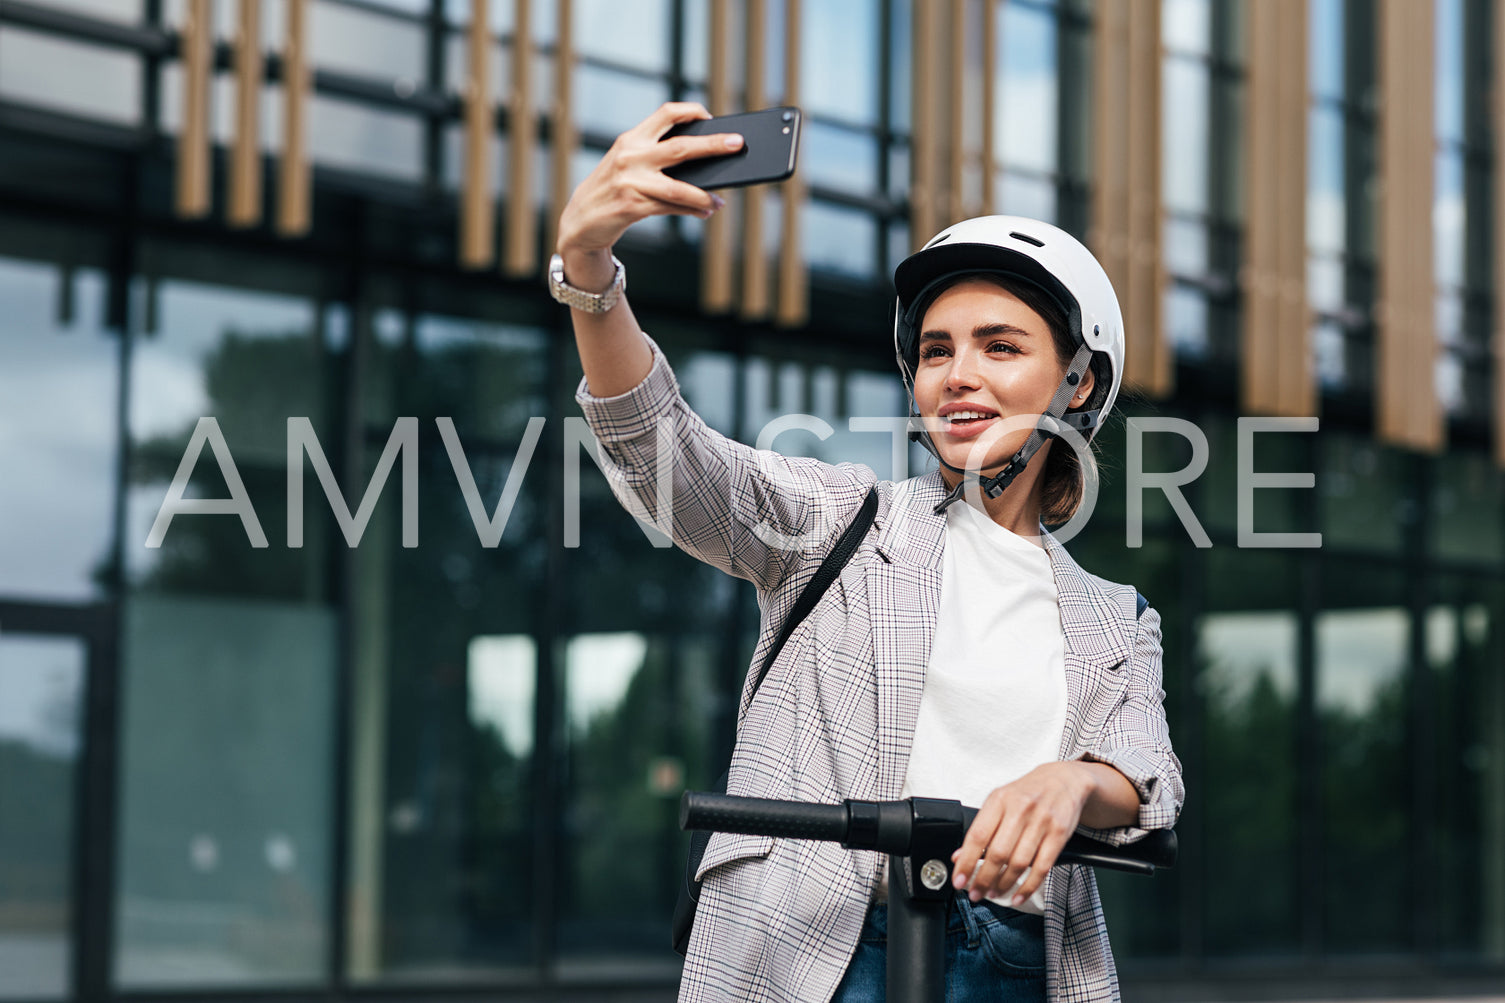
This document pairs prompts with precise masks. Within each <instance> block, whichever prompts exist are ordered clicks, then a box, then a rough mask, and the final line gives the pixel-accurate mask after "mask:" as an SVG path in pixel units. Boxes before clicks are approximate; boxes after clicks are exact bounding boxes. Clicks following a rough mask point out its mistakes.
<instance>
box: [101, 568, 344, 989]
mask: <svg viewBox="0 0 1505 1003" xmlns="http://www.w3.org/2000/svg"><path fill="white" fill-rule="evenodd" d="M336 637H337V630H336V621H335V615H334V612H333V611H332V610H329V609H324V608H320V607H316V606H310V605H304V604H296V603H280V602H264V603H257V604H254V605H251V604H243V603H238V602H226V601H223V600H216V599H206V598H199V597H188V596H174V597H169V596H165V595H159V596H148V595H137V596H135V597H133V598H132V599H130V600H129V601H128V602H127V604H126V612H125V624H124V634H123V638H122V645H121V649H122V653H121V676H122V680H123V683H122V688H123V704H124V708H125V710H124V716H123V720H122V739H121V778H120V815H119V818H120V823H119V836H118V838H119V855H118V861H119V864H118V867H119V871H118V874H117V886H116V908H115V943H116V950H115V967H114V972H113V978H114V984H115V986H116V987H117V988H120V989H160V988H168V987H183V988H188V987H192V988H209V987H230V986H259V985H275V984H299V985H310V984H317V983H318V982H320V981H321V979H322V976H323V973H324V970H325V963H326V959H327V952H328V920H329V879H330V852H331V846H330V836H331V833H332V831H333V830H332V821H333V820H332V818H331V811H332V808H333V805H334V804H335V798H334V790H333V785H332V780H333V765H332V759H331V751H332V749H331V736H332V735H333V727H334V720H335V716H334V666H335V655H336V652H335V648H336ZM185 708H192V713H185V712H184V711H185Z"/></svg>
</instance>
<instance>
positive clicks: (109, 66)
mask: <svg viewBox="0 0 1505 1003" xmlns="http://www.w3.org/2000/svg"><path fill="white" fill-rule="evenodd" d="M0 97H4V98H6V99H7V100H12V101H19V102H23V103H25V104H39V105H45V106H47V107H49V108H56V109H59V110H61V111H66V112H72V113H74V114H77V115H85V116H88V117H90V118H104V119H109V120H111V121H115V122H128V123H129V122H135V121H137V120H138V119H139V118H140V116H141V61H140V59H139V58H138V57H137V56H136V55H135V54H133V53H125V52H120V51H118V50H115V49H105V48H101V47H100V46H97V45H84V44H80V43H78V42H71V41H65V40H63V39H60V38H54V37H52V36H51V35H41V34H37V33H35V32H30V31H25V30H22V29H19V28H10V27H3V28H0Z"/></svg>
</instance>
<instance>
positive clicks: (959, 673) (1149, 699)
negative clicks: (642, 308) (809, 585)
mask: <svg viewBox="0 0 1505 1003" xmlns="http://www.w3.org/2000/svg"><path fill="white" fill-rule="evenodd" d="M705 117H708V115H707V112H706V111H705V109H704V108H702V107H700V106H699V105H693V104H669V105H665V106H663V107H662V108H660V109H659V110H658V111H656V112H655V113H654V114H653V115H651V116H650V117H649V118H648V119H646V120H645V121H644V122H642V123H641V124H639V125H638V126H636V127H635V128H633V129H631V130H629V131H628V132H626V133H624V134H622V136H620V137H619V138H618V139H617V141H616V143H615V144H614V145H613V146H612V148H611V150H610V151H608V153H607V154H606V156H605V158H604V159H603V160H602V161H601V163H600V164H599V165H598V166H597V167H596V169H595V170H594V171H593V172H592V173H591V174H590V176H589V177H588V178H587V179H586V180H585V181H584V182H583V183H582V184H581V185H580V187H579V188H578V189H576V191H575V193H574V196H573V198H572V199H571V200H570V203H569V205H568V206H567V207H566V208H565V211H564V214H563V216H562V218H561V220H560V227H559V245H558V251H559V253H558V255H557V256H556V257H555V259H554V261H553V263H552V265H551V282H550V284H551V288H552V289H553V292H554V295H555V297H556V298H557V299H560V301H561V302H566V303H569V304H570V306H571V307H572V319H573V322H574V328H575V334H576V342H577V345H578V348H579V352H580V358H581V362H582V364H583V367H584V371H585V380H584V382H583V383H582V385H581V388H580V392H579V394H578V399H579V401H580V403H581V406H582V408H583V409H584V412H585V415H586V418H587V419H588V421H589V422H590V423H591V426H592V428H593V430H594V431H595V434H596V436H597V437H598V438H599V439H600V440H601V444H602V448H603V453H604V455H605V457H606V458H607V460H608V461H609V462H608V476H609V478H610V479H611V482H612V485H613V489H614V490H615V491H616V492H617V494H618V496H619V498H621V499H622V500H623V502H624V503H625V504H627V505H628V506H629V507H631V508H632V509H634V510H635V511H638V512H644V511H646V512H647V513H654V512H657V511H659V492H660V491H661V490H662V489H663V487H664V486H666V485H671V490H672V499H671V505H672V513H673V537H674V541H675V543H676V544H677V545H678V546H680V547H682V548H684V549H685V550H686V551H688V552H689V553H691V554H693V555H694V556H696V557H698V558H700V559H701V560H704V561H707V562H709V563H711V564H713V565H715V566H716V567H719V568H721V569H723V570H725V571H727V572H728V573H730V574H734V575H737V576H739V577H742V578H746V579H748V580H750V581H752V582H753V583H754V584H755V585H756V586H757V588H758V590H759V599H760V604H761V607H762V610H763V622H762V631H761V635H760V639H759V650H758V653H757V654H756V655H755V656H754V658H755V663H756V661H757V659H758V658H760V657H761V655H762V652H763V650H765V649H766V648H767V646H768V645H769V643H770V642H771V641H772V639H773V637H774V634H775V633H776V632H777V630H778V627H779V625H780V624H781V623H782V622H783V621H784V618H785V616H786V615H787V614H788V611H789V609H790V608H791V606H792V605H793V603H794V601H795V597H796V596H797V595H798V594H799V591H800V589H801V588H802V587H803V586H804V584H805V583H806V582H807V581H808V580H809V578H810V577H811V575H813V573H814V571H815V568H816V567H817V566H818V565H819V564H820V562H821V560H822V558H823V557H824V556H825V553H826V551H827V549H828V548H829V547H830V546H831V544H832V542H834V540H835V538H836V536H837V535H838V534H839V533H840V531H841V529H842V528H843V527H844V526H845V525H846V524H847V523H848V522H849V521H850V520H851V519H852V517H853V515H854V513H855V512H856V510H857V508H858V507H859V505H860V504H861V502H862V500H863V498H864V497H865V495H866V494H867V492H868V491H869V489H870V488H872V487H874V486H875V485H876V488H877V491H878V495H879V507H878V515H877V518H876V520H875V522H874V525H873V527H872V529H871V530H870V531H869V533H868V535H867V537H866V538H865V540H864V541H863V543H862V545H861V547H860V548H859V550H858V551H857V553H856V554H855V555H854V556H853V558H852V560H851V561H850V563H848V565H847V566H846V568H845V569H844V570H843V572H842V574H841V576H840V579H839V580H838V581H837V582H836V583H834V584H833V585H832V587H831V588H830V589H829V590H828V591H827V592H826V593H825V595H824V597H823V598H822V600H821V602H820V603H819V605H817V607H816V608H815V610H814V612H812V613H811V615H810V616H809V617H808V619H806V620H805V622H804V624H803V625H802V626H801V627H800V629H799V630H798V631H796V633H795V635H794V636H793V637H792V638H791V640H790V641H789V643H788V644H787V645H786V646H785V648H784V650H783V651H782V653H781V654H780V656H779V658H778V660H777V662H776V663H775V664H774V665H773V666H772V667H771V669H770V671H769V673H768V675H767V678H766V679H765V680H764V683H763V686H762V688H761V689H759V690H758V692H757V697H756V699H755V700H749V694H748V693H747V692H745V691H744V693H743V697H742V702H741V706H740V708H739V715H738V739H737V745H736V749H735V751H734V753H733V756H732V764H731V772H730V776H729V780H728V787H727V790H728V793H731V794H739V795H747V796H755V797H768V798H781V799H789V800H797V801H819V802H830V801H839V800H841V799H843V798H848V797H850V798H859V799H871V800H888V799H893V798H897V797H901V796H909V795H920V796H930V797H943V798H956V799H959V800H961V801H963V802H964V803H968V804H974V805H979V806H980V807H981V809H982V810H981V811H980V812H979V814H978V816H977V819H976V821H975V823H974V824H973V825H972V827H971V829H970V830H969V831H968V833H967V837H966V841H965V843H964V844H963V846H962V847H961V849H960V850H959V851H958V852H957V854H956V858H955V873H956V883H957V894H958V908H957V909H955V910H953V911H952V912H953V916H954V920H953V923H952V930H951V932H950V933H949V934H948V959H947V961H948V970H949V973H950V974H949V978H948V990H947V992H948V999H954V1000H1016V999H1020V1000H1024V999H1033V1000H1043V999H1046V998H1050V999H1053V1000H1072V1001H1077V1000H1112V999H1117V997H1118V987H1117V980H1116V976H1115V973H1114V967H1113V956H1112V953H1111V951H1110V950H1109V946H1108V941H1107V934H1106V929H1105V927H1104V924H1103V917H1102V909H1101V906H1100V905H1099V902H1098V897H1097V890H1096V885H1095V884H1094V881H1093V875H1092V872H1091V870H1090V869H1088V868H1083V867H1076V866H1063V867H1060V868H1056V869H1054V870H1052V865H1053V863H1054V861H1055V859H1056V857H1057V855H1058V854H1059V852H1060V850H1061V848H1062V846H1063V845H1064V843H1065V841H1066V839H1067V838H1068V837H1069V836H1070V835H1071V834H1072V832H1073V831H1075V830H1076V829H1077V828H1078V827H1086V828H1088V829H1090V830H1093V835H1095V836H1097V837H1098V838H1103V839H1108V840H1109V841H1113V842H1118V843H1123V842H1129V841H1132V840H1133V839H1135V838H1138V837H1140V836H1142V835H1143V834H1144V830H1147V829H1151V828H1159V827H1169V826H1171V825H1173V824H1174V823H1175V820H1176V817H1177V815H1178V813H1179V811H1180V806H1181V802H1182V798H1183V796H1184V794H1183V787H1182V781H1181V772H1180V764H1179V762H1178V761H1177V760H1176V757H1175V754H1174V753H1173V752H1172V750H1171V745H1170V739H1169V734H1168V731H1167V727H1166V721H1165V714H1164V710H1163V707H1162V700H1163V697H1164V694H1163V692H1162V690H1161V679H1160V655H1161V652H1160V620H1159V616H1158V615H1157V614H1156V613H1155V611H1154V610H1152V609H1142V608H1141V607H1140V606H1139V603H1138V596H1137V593H1136V592H1135V590H1134V589H1132V588H1130V587H1128V586H1122V585H1115V584H1112V583H1109V582H1106V581H1103V580H1102V579H1099V578H1096V577H1094V576H1092V575H1089V574H1087V573H1086V572H1084V571H1083V570H1082V569H1081V568H1079V567H1078V566H1077V565H1076V563H1075V562H1074V561H1073V560H1072V559H1071V557H1070V556H1069V555H1068V554H1067V553H1066V551H1065V550H1064V549H1063V548H1062V547H1061V545H1060V544H1059V543H1057V542H1056V540H1055V539H1054V538H1053V537H1052V536H1050V535H1049V534H1048V533H1047V532H1046V531H1045V530H1044V528H1043V525H1042V519H1043V520H1045V521H1047V522H1049V523H1051V524H1052V525H1055V524H1059V523H1060V522H1063V521H1065V520H1066V519H1067V518H1069V517H1070V516H1071V515H1072V513H1073V512H1074V511H1075V510H1076V508H1077V506H1078V504H1079V502H1080V498H1081V492H1082V469H1081V464H1080V463H1079V462H1078V461H1077V459H1076V456H1075V454H1074V453H1073V452H1072V450H1071V449H1070V448H1068V445H1069V443H1068V442H1066V441H1063V440H1061V439H1058V438H1052V437H1048V436H1042V435H1041V434H1039V433H1037V432H1033V431H1032V429H1033V428H1034V426H1035V424H1037V423H1039V424H1043V425H1048V426H1050V427H1052V428H1055V429H1057V430H1058V431H1059V430H1061V429H1062V428H1065V429H1068V431H1065V432H1063V433H1062V434H1064V435H1065V436H1066V438H1067V439H1070V438H1072V437H1077V439H1078V441H1080V436H1083V435H1085V436H1090V435H1091V434H1092V432H1093V431H1094V430H1095V429H1096V427H1097V426H1098V424H1099V423H1100V422H1101V419H1102V416H1104V415H1106V413H1107V411H1108V409H1109V408H1110V407H1111V405H1112V403H1113V399H1114V397H1115V395H1116V392H1117V389H1118V385H1119V381H1120V377H1121V371H1122V362H1123V331H1122V320H1121V317H1120V313H1119V308H1118V302H1117V300H1116V298H1115V297H1114V294H1113V290H1112V287H1111V285H1110V284H1109V282H1108V279H1107V276H1106V275H1105V274H1104V273H1103V271H1102V268H1101V267H1100V266H1099V265H1098V263H1097V261H1096V260H1095V259H1094V258H1093V257H1092V256H1091V254H1090V253H1088V252H1087V250H1086V249H1085V248H1083V247H1082V246H1081V245H1080V244H1079V243H1078V242H1077V241H1076V240H1075V239H1074V238H1072V237H1071V236H1070V235H1068V234H1066V233H1064V232H1062V231H1060V230H1058V229H1056V228H1055V227H1052V226H1049V225H1048V224H1044V223H1039V222H1037V221H1033V220H1025V219H1020V218H1017V217H985V218H982V219H976V220H968V221H965V222H963V223H959V224H957V225H955V226H953V227H951V228H949V229H947V230H945V231H943V232H942V233H941V234H939V235H937V237H936V238H935V239H934V240H932V241H931V242H930V244H928V245H927V246H926V247H925V248H924V249H923V250H921V251H919V252H917V253H916V254H915V255H913V256H911V257H910V258H908V259H907V260H906V261H904V262H903V263H902V264H901V265H900V266H899V268H898V270H897V271H896V274H895V285H896V286H897V288H898V293H899V295H898V303H897V314H896V317H895V325H894V339H895V350H896V354H897V356H898V361H899V366H900V370H901V372H902V373H903V376H904V379H905V382H906V385H907V386H908V388H909V389H910V390H911V392H912V395H913V403H914V407H915V410H916V414H917V416H918V419H919V422H920V423H921V424H923V426H924V427H925V429H926V431H925V432H924V440H925V441H926V443H927V446H928V448H929V449H930V450H931V452H933V453H934V454H935V456H936V458H937V460H938V469H936V470H935V471H932V472H930V473H928V474H925V475H922V476H919V477H914V478H911V479H909V480H907V481H903V482H898V483H895V482H891V481H879V480H878V479H877V477H876V475H875V474H874V473H873V471H871V470H870V469H868V468H866V467H863V466H857V465H853V464H837V465H834V466H833V465H830V464H826V463H821V462H818V461H815V460H809V459H799V458H785V457H782V456H779V455H777V454H773V453H768V452H758V451H755V450H753V449H751V448H749V447H747V446H744V445H741V444H739V443H736V442H733V441H730V440H728V439H726V438H725V437H723V436H721V435H719V434H717V433H716V432H715V431H713V430H712V429H710V428H709V427H708V426H706V424H705V423H704V422H703V421H701V420H700V418H699V417H698V416H696V415H695V413H694V412H693V411H691V410H690V409H689V407H688V406H687V405H686V403H685V401H684V399H683V398H682V397H681V396H680V394H679V390H678V386H677V384H676V383H675V380H674V376H673V373H672V372H671V370H670V368H669V365H668V363H667V361H666V360H665V359H664V357H663V355H662V353H660V352H659V350H658V348H657V346H656V345H655V344H654V343H653V342H652V341H651V340H650V339H649V338H648V337H647V336H646V335H645V334H644V333H643V332H642V330H641V329H640V328H639V327H638V325H637V322H636V320H635V319H634V318H633V315H632V312H631V309H630V308H629V307H628V305H627V302H626V300H625V298H623V296H622V290H623V287H624V282H625V276H624V273H623V270H622V267H621V265H620V263H618V262H617V261H616V259H615V258H614V257H613V256H612V254H611V248H612V246H613V245H614V244H615V242H616V241H617V239H618V238H619V237H620V236H621V235H622V233H623V232H624V231H625V230H626V229H627V228H628V227H629V226H630V225H632V224H633V223H634V222H636V221H637V220H640V219H643V218H646V217H648V216H652V215H661V214H683V215H695V216H700V217H702V218H703V217H707V216H709V215H711V214H712V213H714V212H715V211H716V210H717V209H719V208H720V207H721V204H722V203H721V200H720V199H719V198H718V197H717V196H715V195H712V194H708V193H706V192H704V191H701V190H700V189H698V188H695V187H693V186H690V185H686V184H683V183H681V182H677V181H674V180H672V179H670V178H668V177H666V176H665V175H664V174H663V173H662V169H663V168H665V167H667V166H669V165H671V164H675V163H679V162H682V161H684V160H687V159H691V158H694V157H699V156H708V155H713V154H716V153H724V152H726V151H727V150H729V149H736V148H737V147H738V146H739V145H740V137H737V136H706V137H693V138H692V137H679V138H675V139H671V140H667V141H664V142H660V141H659V140H660V137H661V136H663V134H664V133H665V132H666V131H667V130H668V129H669V128H670V127H671V126H673V125H674V124H675V123H677V122H682V121H687V120H690V119H696V118H705ZM1042 415H1044V416H1046V417H1045V418H1043V419H1042V418H1041V416H1042ZM1052 422H1054V424H1052ZM665 429H667V430H668V432H669V434H668V435H665V434H663V430H665ZM665 465H667V466H665ZM665 470H667V471H670V472H671V474H670V475H671V476H672V482H670V481H668V480H666V479H665V478H664V477H663V474H664V471H665ZM882 869H883V860H882V858H881V857H879V856H878V855H877V854H874V853H868V852H855V851H848V850H843V849H842V848H841V847H839V846H837V845H835V844H831V843H817V842H809V841H801V840H773V839H768V838H762V837H752V836H738V835H730V834H717V835H716V836H714V837H713V838H712V839H711V842H710V844H709V845H708V847H707V849H706V853H705V857H704V859H703V861H702V864H701V874H702V875H703V876H704V885H703V888H702V895H701V900H700V906H699V910H698V914H697V916H696V921H695V929H694V933H693V936H692V939H691V945H690V953H689V956H688V958H687V960H686V964H685V969H684V976H683V979H682V981H681V989H680V995H681V999H685V1000H749V999H752V1000H797V1001H802V1003H803V1001H811V1000H813V1001H822V1000H828V999H832V998H833V997H834V998H835V999H838V1000H844V1001H847V1000H871V999H881V998H882V994H883V966H884V954H883V930H884V924H885V919H886V916H885V906H884V903H883V901H882V898H883V892H884V882H883V880H882V878H883V875H882Z"/></svg>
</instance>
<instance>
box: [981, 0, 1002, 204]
mask: <svg viewBox="0 0 1505 1003" xmlns="http://www.w3.org/2000/svg"><path fill="white" fill-rule="evenodd" d="M997 72H998V4H997V3H995V2H994V0H982V213H983V215H984V216H991V215H992V214H993V213H994V212H995V211H996V210H995V209H994V205H993V174H994V173H995V172H996V171H997V170H998V165H997V162H996V160H995V156H994V150H993V144H994V143H995V142H997V137H996V136H995V135H994V134H993V116H994V115H995V114H996V113H997V111H996V109H995V107H994V104H995V102H994V100H993V95H994V74H996V73H997Z"/></svg>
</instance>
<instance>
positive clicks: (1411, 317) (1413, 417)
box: [1375, 0, 1444, 451]
mask: <svg viewBox="0 0 1505 1003" xmlns="http://www.w3.org/2000/svg"><path fill="white" fill-rule="evenodd" d="M1434 13H1435V12H1434V9H1433V4H1432V2H1431V0H1381V4H1380V6H1379V17H1380V24H1379V29H1380V30H1379V35H1380V44H1379V50H1380V87H1381V100H1382V105H1381V110H1380V128H1379V165H1380V177H1381V192H1382V197H1381V199H1380V209H1379V212H1380V220H1379V224H1380V227H1379V230H1380V240H1379V243H1380V270H1379V289H1378V297H1377V317H1378V337H1377V339H1376V346H1375V347H1376V358H1375V372H1376V379H1375V391H1376V401H1375V404H1376V427H1377V433H1378V435H1379V437H1380V438H1381V439H1383V440H1385V441H1387V442H1393V443H1396V444H1397V445H1403V446H1408V447H1410V448H1413V449H1418V450H1428V451H1433V450H1437V449H1440V448H1441V446H1442V443H1443V433H1444V427H1443V416H1442V411H1441V408H1440V407H1439V406H1438V400H1437V393H1436V385H1435V382H1434V381H1435V371H1436V360H1437V351H1438V344H1437V330H1436V321H1435V316H1434V299H1435V281H1434V274H1433V263H1432V200H1433V194H1432V157H1433V150H1434V149H1435V146H1436V138H1435V135H1434V130H1433V121H1432V118H1433V112H1432V99H1433V86H1434V82H1433V75H1432V64H1433V52H1432V44H1433V34H1434V29H1433V17H1434Z"/></svg>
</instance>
